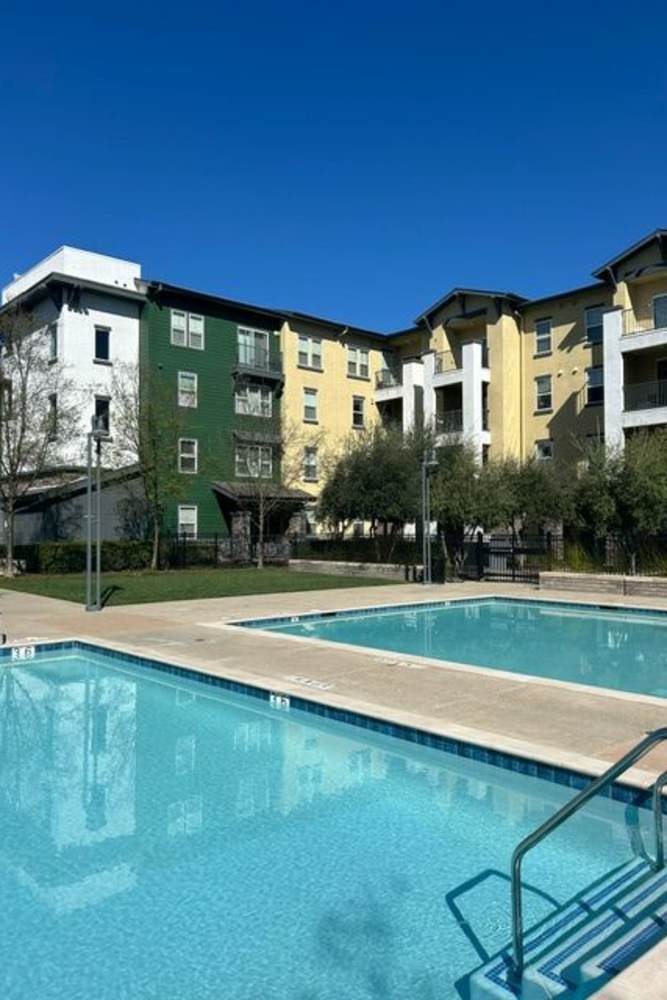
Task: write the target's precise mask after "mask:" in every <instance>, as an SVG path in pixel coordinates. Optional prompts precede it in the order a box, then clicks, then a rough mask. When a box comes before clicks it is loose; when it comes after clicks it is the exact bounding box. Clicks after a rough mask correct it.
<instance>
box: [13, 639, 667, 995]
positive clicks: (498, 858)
mask: <svg viewBox="0 0 667 1000" xmlns="http://www.w3.org/2000/svg"><path fill="white" fill-rule="evenodd" d="M0 740H1V745H0V751H1V752H0V859H1V862H2V864H1V868H0V903H1V905H0V995H2V997H3V1000H63V998H67V1000H91V998H95V1000H186V998H187V1000H407V998H409V1000H449V998H465V997H467V995H468V994H467V989H468V985H467V984H468V977H469V975H470V973H471V972H472V971H473V970H474V969H475V968H477V967H479V966H480V965H481V963H482V962H483V959H484V957H485V956H486V955H492V954H494V953H496V952H497V951H498V950H499V949H500V948H501V947H503V946H504V945H505V944H506V943H507V940H508V936H509V924H508V914H509V886H508V881H507V872H508V870H509V860H510V855H511V851H512V849H513V848H514V846H515V845H516V843H517V841H518V840H519V839H520V838H521V837H523V836H524V835H525V834H527V833H528V832H529V831H530V830H532V829H533V828H534V827H535V826H536V825H537V824H538V823H540V822H541V821H542V820H544V819H545V818H546V817H547V816H548V815H550V814H551V813H552V812H553V811H554V810H555V809H556V808H557V807H558V806H559V805H560V804H561V803H562V802H564V801H565V800H566V799H567V798H568V797H570V796H571V795H572V794H573V791H572V789H571V788H566V787H562V786H560V785H556V784H554V783H552V782H550V781H545V780H542V779H540V778H537V777H530V776H526V775H523V774H518V773H513V772H512V771H511V770H506V769H503V768H500V767H497V766H491V765H490V764H486V763H481V762H477V761H474V760H467V759H464V758H463V757H459V756H456V755H454V754H450V753H445V752H443V751H439V750H434V749H428V748H423V747H419V746H417V745H413V744H411V743H408V742H406V741H404V740H399V739H396V738H392V737H389V736H383V735H380V734H378V733H373V732H369V731H367V730H364V729H361V728H359V727H357V726H353V725H348V724H343V723H341V722H334V721H331V720H326V719H322V718H318V717H317V716H314V715H312V714H310V713H307V712H304V711H300V710H295V709H294V708H292V709H291V710H290V711H288V712H284V711H278V710H275V709H271V708H270V707H269V706H268V704H267V703H266V702H263V701H260V700H259V699H256V698H251V697H246V696H241V695H235V694H229V693H227V692H225V691H223V690H221V689H219V688H216V687H212V686H210V685H205V684H203V683H202V682H200V681H198V680H196V679H190V678H187V677H183V678H181V677H177V676H171V675H167V674H162V673H159V672H157V671H154V670H151V669H150V668H149V667H147V666H145V665H143V666H142V665H135V664H133V663H131V662H124V661H122V660H120V661H119V660H118V659H111V658H109V657H105V656H103V655H97V654H92V653H88V652H85V653H84V652H76V651H75V652H69V651H65V652H62V653H55V654H54V653H51V654H50V655H47V654H39V653H38V655H37V656H36V658H35V659H34V660H33V661H31V662H29V663H25V664H9V665H8V664H7V661H0ZM649 831H650V813H649V812H648V811H647V810H636V809H634V808H633V807H630V806H628V805H624V804H622V803H620V802H616V801H612V800H608V799H602V800H599V801H596V802H595V803H593V804H591V806H590V807H589V808H587V810H585V811H583V812H582V813H580V814H578V815H577V817H576V818H575V819H573V820H572V821H571V822H570V823H569V824H568V825H567V828H562V829H561V830H559V831H558V833H557V834H556V835H555V836H553V837H552V838H550V840H549V841H548V842H547V843H545V844H544V845H542V846H541V847H540V848H539V849H538V850H536V851H535V852H534V853H533V854H532V855H531V857H530V860H529V861H528V863H527V864H526V870H525V877H526V879H527V882H528V883H529V885H530V886H533V887H535V888H533V889H530V888H529V889H528V891H527V892H526V895H525V905H526V912H527V924H528V925H530V923H531V922H533V921H535V920H536V919H538V918H541V917H543V916H545V915H547V914H549V913H551V912H553V911H554V909H555V908H556V907H557V906H558V905H559V904H561V903H563V902H564V901H565V900H567V899H569V898H570V897H572V896H573V895H574V893H575V892H577V891H579V890H581V889H583V888H584V887H585V886H588V885H589V884H590V883H591V882H593V881H594V880H595V879H597V878H600V877H602V876H604V875H606V874H607V873H609V872H610V870H612V869H614V868H615V866H618V865H622V864H623V863H625V862H627V861H629V860H630V859H631V858H632V857H633V855H635V854H637V852H638V851H639V850H641V841H642V837H643V836H645V837H646V842H647V844H648V845H649V846H650V844H651V840H650V832H649ZM538 890H539V891H538ZM598 985H599V984H598Z"/></svg>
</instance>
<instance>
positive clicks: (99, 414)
mask: <svg viewBox="0 0 667 1000" xmlns="http://www.w3.org/2000/svg"><path fill="white" fill-rule="evenodd" d="M95 428H96V429H97V430H98V431H102V433H103V434H108V433H109V431H110V429H111V420H110V416H109V397H108V396H95Z"/></svg>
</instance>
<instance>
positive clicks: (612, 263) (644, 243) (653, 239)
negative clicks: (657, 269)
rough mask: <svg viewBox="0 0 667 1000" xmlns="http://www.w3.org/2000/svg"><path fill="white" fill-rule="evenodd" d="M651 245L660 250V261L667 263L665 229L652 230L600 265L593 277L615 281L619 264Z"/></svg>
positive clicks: (666, 234)
mask: <svg viewBox="0 0 667 1000" xmlns="http://www.w3.org/2000/svg"><path fill="white" fill-rule="evenodd" d="M652 243H657V244H658V247H659V249H660V256H661V257H662V260H663V261H665V262H667V229H654V230H653V232H652V233H649V235H648V236H645V237H644V238H643V239H642V240H639V241H638V242H637V243H633V244H632V246H630V247H627V249H625V250H622V251H621V253H619V254H617V255H616V257H612V258H611V260H608V261H607V262H606V263H604V264H602V265H601V267H598V268H597V269H596V270H595V271H593V277H594V278H599V279H600V280H601V281H604V280H608V278H609V277H611V278H612V280H613V281H614V282H615V281H616V268H617V267H618V265H619V264H622V263H623V261H624V260H628V259H629V258H630V257H632V256H633V255H634V254H636V253H639V251H640V250H643V249H644V248H645V247H648V246H650V245H651V244H652Z"/></svg>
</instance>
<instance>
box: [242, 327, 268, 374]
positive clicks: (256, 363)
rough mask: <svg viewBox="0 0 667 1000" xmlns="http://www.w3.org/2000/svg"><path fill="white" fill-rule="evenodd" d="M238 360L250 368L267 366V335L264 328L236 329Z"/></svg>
mask: <svg viewBox="0 0 667 1000" xmlns="http://www.w3.org/2000/svg"><path fill="white" fill-rule="evenodd" d="M237 341H238V351H239V362H240V363H241V364H242V365H248V367H250V368H268V367H269V335H268V333H267V331H266V330H252V329H250V327H247V326H240V327H239V329H238V338H237Z"/></svg>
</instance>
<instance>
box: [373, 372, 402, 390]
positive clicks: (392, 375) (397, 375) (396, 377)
mask: <svg viewBox="0 0 667 1000" xmlns="http://www.w3.org/2000/svg"><path fill="white" fill-rule="evenodd" d="M399 385H403V376H402V374H401V372H400V371H397V370H395V369H394V368H382V369H381V370H380V371H379V372H378V373H377V375H376V376H375V388H376V389H394V388H396V386H399Z"/></svg>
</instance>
